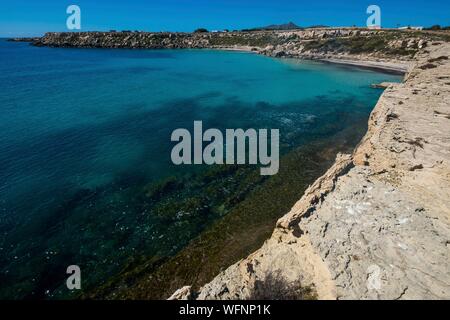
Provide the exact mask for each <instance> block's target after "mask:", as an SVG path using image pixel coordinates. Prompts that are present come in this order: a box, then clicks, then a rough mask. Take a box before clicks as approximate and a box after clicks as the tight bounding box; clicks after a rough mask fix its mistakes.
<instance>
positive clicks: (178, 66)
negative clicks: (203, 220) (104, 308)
mask: <svg viewBox="0 0 450 320" xmlns="http://www.w3.org/2000/svg"><path fill="white" fill-rule="evenodd" d="M399 80H400V77H399V76H395V75H388V74H382V73H378V72H373V71H368V70H359V69H355V68H347V67H342V66H335V65H325V64H321V63H313V62H298V61H294V60H277V59H272V58H268V57H264V56H258V55H254V54H248V53H239V52H221V51H209V50H204V51H196V50H178V51H176V50H162V51H155V50H106V49H55V48H36V47H32V46H30V45H28V44H26V43H11V42H6V41H4V40H0V115H1V116H0V128H1V136H0V282H2V288H0V297H2V296H3V297H28V296H30V295H32V294H37V295H38V296H42V295H43V293H42V292H39V293H36V292H34V291H33V290H35V289H36V288H38V289H36V290H41V291H42V290H43V288H44V289H45V288H46V286H47V287H48V290H49V291H48V292H47V290H45V292H46V293H45V294H47V295H51V294H52V290H55V288H56V287H57V286H55V285H54V284H53V283H51V282H50V281H49V280H46V279H47V278H48V274H49V273H51V272H56V271H55V270H58V272H59V271H60V269H58V268H59V267H58V265H70V264H77V263H78V261H83V263H86V264H89V263H91V264H93V265H96V266H99V268H100V265H101V268H103V269H102V270H104V272H105V274H110V273H112V272H117V271H118V270H120V268H122V267H123V264H124V263H125V261H126V259H127V257H130V256H152V255H156V254H157V255H160V256H164V255H170V254H173V253H174V252H176V251H177V250H179V249H180V246H182V245H183V244H185V243H187V242H188V241H189V239H190V238H192V237H193V236H195V235H196V234H197V233H196V232H191V233H189V232H188V233H181V231H180V230H182V227H180V228H178V229H177V228H175V227H174V228H175V229H171V226H169V225H167V223H166V222H161V221H159V220H155V219H154V218H153V216H154V212H153V211H152V209H148V208H145V209H142V208H140V207H137V206H136V205H134V204H135V203H139V199H136V197H135V194H136V189H134V188H135V187H136V186H138V185H139V186H145V185H148V184H151V183H155V181H159V180H161V179H164V178H165V177H168V176H175V177H182V176H186V175H188V174H192V172H194V171H196V170H197V171H201V170H203V169H202V168H193V167H186V166H184V167H183V166H182V167H176V166H173V165H172V164H171V162H170V150H171V148H172V146H173V144H172V143H171V142H170V134H171V132H172V131H173V130H174V129H176V128H188V129H191V128H192V125H193V121H194V120H202V121H203V123H204V127H205V128H208V127H217V128H221V129H224V128H278V129H280V135H281V136H280V138H281V142H282V148H283V150H285V151H288V150H289V149H290V148H293V147H296V146H298V145H301V144H304V143H307V142H308V141H310V140H311V139H315V138H317V137H321V138H323V137H326V136H327V135H331V134H334V133H336V132H337V131H339V130H341V129H342V128H343V127H345V125H346V124H350V123H352V122H353V121H357V120H360V119H362V118H367V117H368V114H369V113H370V111H371V109H372V108H373V106H374V105H375V103H376V101H377V99H378V97H379V95H380V94H381V91H380V90H374V89H371V88H370V87H369V85H370V84H372V83H376V82H381V81H399ZM330 123H332V124H335V126H334V127H333V129H328V124H330ZM143 215H145V221H144V222H142V219H143V218H142V217H141V216H143ZM124 217H126V218H124ZM175 224H176V223H174V225H175ZM197 231H198V230H197ZM170 237H172V238H170ZM80 263H81V262H80ZM99 273H101V272H100V271H99ZM46 277H47V278H46ZM95 279H98V278H95ZM96 281H97V282H98V280H92V282H93V283H95V282H96ZM36 283H39V285H36Z"/></svg>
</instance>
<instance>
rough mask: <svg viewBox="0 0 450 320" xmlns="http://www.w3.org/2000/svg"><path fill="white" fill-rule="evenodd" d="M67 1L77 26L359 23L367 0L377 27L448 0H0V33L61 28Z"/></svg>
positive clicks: (447, 21)
mask: <svg viewBox="0 0 450 320" xmlns="http://www.w3.org/2000/svg"><path fill="white" fill-rule="evenodd" d="M71 4H76V5H78V6H79V7H80V8H81V14H82V20H81V21H82V30H81V31H90V30H111V29H115V30H143V31H162V30H165V31H192V30H194V29H196V28H198V27H205V28H208V29H211V30H214V29H225V28H227V29H242V28H251V27H257V26H263V25H268V24H273V23H285V22H288V21H293V22H295V23H297V24H298V25H300V26H310V25H317V24H325V25H329V26H351V25H357V26H364V25H365V23H366V19H367V14H366V8H367V6H368V5H370V4H377V5H379V6H380V7H381V10H382V11H381V12H382V25H383V27H396V26H397V25H398V24H400V25H423V26H429V25H432V24H441V25H450V1H448V0H416V1H414V0H411V1H406V0H382V1H378V0H372V1H366V0H348V1H338V0H321V1H311V0H308V1H305V0H260V1H256V0H146V1H145V0H126V1H117V0H109V1H107V0H89V1H88V0H71V1H65V0H39V1H33V0H27V1H24V0H0V36H3V37H5V36H6V37H9V36H37V35H41V34H43V33H44V32H46V31H67V30H66V29H65V28H66V19H67V14H66V8H67V7H68V6H69V5H71Z"/></svg>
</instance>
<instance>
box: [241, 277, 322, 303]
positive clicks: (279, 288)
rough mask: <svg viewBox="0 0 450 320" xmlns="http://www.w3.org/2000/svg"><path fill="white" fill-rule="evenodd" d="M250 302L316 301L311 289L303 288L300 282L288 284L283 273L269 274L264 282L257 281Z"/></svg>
mask: <svg viewBox="0 0 450 320" xmlns="http://www.w3.org/2000/svg"><path fill="white" fill-rule="evenodd" d="M251 290H252V291H251V293H250V296H249V297H248V299H249V300H316V299H317V296H316V293H315V292H314V290H313V289H312V288H311V287H302V285H301V283H300V281H299V280H297V281H294V282H288V281H287V280H286V279H285V278H284V277H283V276H282V275H281V272H279V271H275V272H269V273H267V274H266V277H265V279H264V280H263V281H261V280H256V281H255V284H254V286H253V288H252V289H251Z"/></svg>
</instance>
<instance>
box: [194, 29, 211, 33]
mask: <svg viewBox="0 0 450 320" xmlns="http://www.w3.org/2000/svg"><path fill="white" fill-rule="evenodd" d="M207 32H209V31H208V30H207V29H205V28H198V29H196V30H195V31H194V33H207Z"/></svg>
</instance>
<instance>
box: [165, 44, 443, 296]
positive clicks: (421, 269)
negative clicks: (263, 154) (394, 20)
mask: <svg viewBox="0 0 450 320" xmlns="http://www.w3.org/2000/svg"><path fill="white" fill-rule="evenodd" d="M449 52H450V44H449V43H434V44H433V45H431V46H430V47H429V48H427V50H425V51H422V52H420V53H418V54H417V55H416V57H415V60H416V64H415V66H414V68H413V69H412V70H411V72H409V73H408V74H407V75H406V77H405V80H404V82H403V83H401V84H392V85H390V86H388V88H387V89H386V90H385V92H384V94H383V95H382V97H381V98H380V100H379V101H378V103H377V105H376V107H375V109H374V110H373V112H372V114H371V116H370V120H369V129H368V132H367V134H366V136H365V137H364V138H363V139H362V141H361V143H360V144H359V146H358V147H357V148H356V150H355V151H354V153H353V154H352V155H338V157H337V159H336V162H335V164H334V165H333V166H332V167H331V168H330V169H329V170H328V172H327V173H326V174H325V175H324V176H322V177H320V178H319V179H318V180H317V181H316V182H315V183H314V184H313V185H311V186H310V187H309V188H308V189H307V190H306V192H305V194H304V195H303V197H302V198H301V199H300V200H299V201H298V202H297V203H296V204H295V205H294V207H293V208H292V210H291V211H290V212H289V213H288V214H286V215H285V216H284V217H282V218H281V219H280V220H279V221H278V222H277V225H276V228H275V230H274V232H273V235H272V237H271V238H270V239H268V240H267V241H266V242H265V244H264V245H263V246H262V247H261V248H260V249H259V250H257V251H256V252H254V253H253V254H251V255H250V256H248V257H247V258H245V259H243V260H241V261H239V262H237V263H236V264H234V265H232V266H230V267H229V268H228V269H226V270H225V271H223V272H222V273H220V274H219V275H218V276H217V277H216V278H215V279H214V280H212V281H211V282H210V283H208V284H206V285H205V286H203V287H202V288H201V289H200V291H199V292H196V293H192V292H191V291H190V289H189V287H185V288H183V289H182V290H179V291H178V292H177V293H176V294H175V295H174V296H173V297H172V299H183V298H189V297H191V298H192V297H196V298H197V299H247V298H249V297H251V296H252V291H253V290H254V288H255V284H256V283H257V282H264V281H265V279H266V278H267V277H268V276H269V275H273V274H277V275H280V276H281V277H282V278H284V280H285V281H286V282H287V283H293V282H298V281H299V282H300V283H301V284H302V286H305V287H311V288H313V289H314V290H315V292H316V294H317V297H318V298H319V299H448V298H450V200H449V199H450V57H449ZM299 170H302V168H299Z"/></svg>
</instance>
